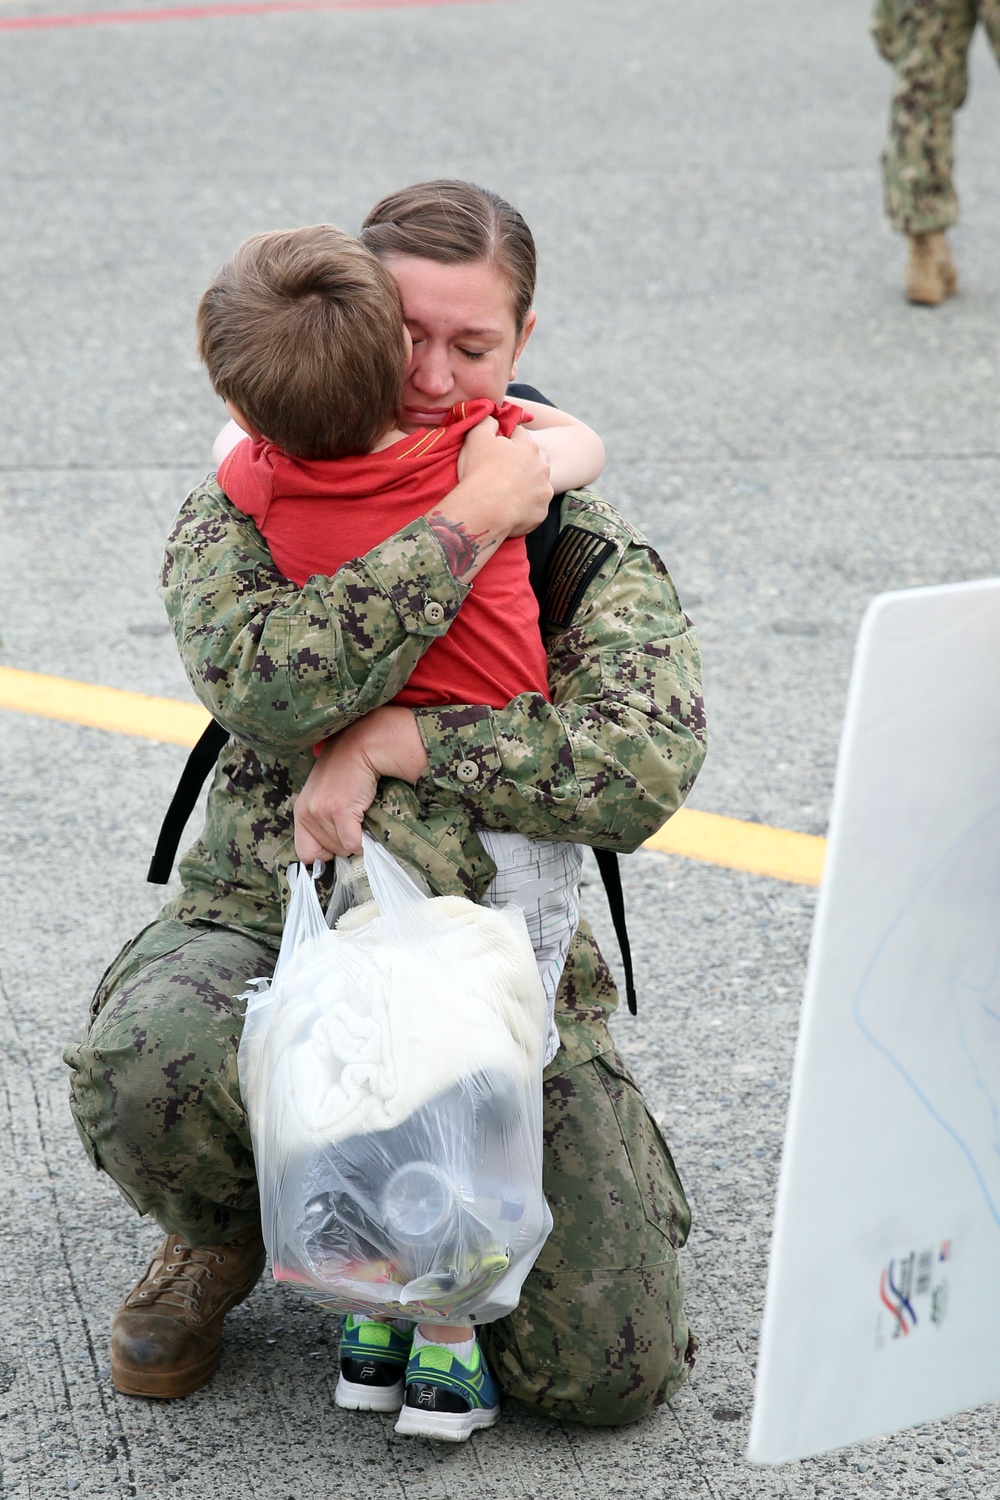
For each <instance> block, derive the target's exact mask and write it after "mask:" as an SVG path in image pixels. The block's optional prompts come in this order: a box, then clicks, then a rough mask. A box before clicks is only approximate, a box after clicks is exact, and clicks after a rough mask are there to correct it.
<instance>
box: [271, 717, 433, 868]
mask: <svg viewBox="0 0 1000 1500" xmlns="http://www.w3.org/2000/svg"><path fill="white" fill-rule="evenodd" d="M426 769H427V752H426V750H425V749H424V743H423V740H422V739H421V738H420V731H419V729H418V728H417V721H416V719H415V718H414V716H413V714H412V713H411V712H410V710H409V709H408V708H398V707H395V706H393V705H392V704H387V705H386V706H385V707H384V708H377V709H375V710H374V712H373V713H370V714H367V715H366V717H365V718H363V719H359V720H358V722H357V723H356V724H352V725H350V727H349V728H347V729H344V730H342V731H341V733H340V734H338V735H335V736H334V737H333V739H331V740H329V741H328V742H327V743H326V745H324V747H323V749H322V751H321V752H320V754H319V755H318V756H317V758H316V764H315V765H314V766H313V768H312V770H311V771H310V773H309V776H308V779H307V780H306V784H305V786H304V787H303V788H302V790H301V792H300V793H299V795H298V797H297V798H296V799H295V852H296V854H297V855H298V856H299V858H300V859H301V860H302V862H303V864H307V865H308V864H312V863H313V861H314V860H317V859H323V860H328V859H332V858H333V856H334V855H335V854H360V852H361V825H362V822H363V821H364V816H365V813H366V812H367V811H368V809H369V808H370V807H371V805H372V803H373V802H374V800H375V794H376V792H377V791H378V783H379V777H380V776H398V777H399V778H400V779H401V780H403V781H409V782H410V783H411V784H412V783H413V782H415V781H416V780H417V778H418V777H419V776H420V775H421V774H422V773H423V772H424V771H425V770H426Z"/></svg>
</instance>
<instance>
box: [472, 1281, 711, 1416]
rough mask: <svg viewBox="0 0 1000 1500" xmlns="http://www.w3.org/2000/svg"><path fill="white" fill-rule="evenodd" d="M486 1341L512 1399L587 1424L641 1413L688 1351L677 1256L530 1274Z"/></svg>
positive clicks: (679, 1375) (686, 1360)
mask: <svg viewBox="0 0 1000 1500" xmlns="http://www.w3.org/2000/svg"><path fill="white" fill-rule="evenodd" d="M483 1343H484V1346H485V1348H486V1350H487V1354H488V1356H489V1357H490V1359H491V1361H492V1365H493V1369H494V1371H495V1373H496V1375H497V1378H498V1380H499V1382H500V1384H501V1386H502V1387H503V1389H504V1391H505V1392H506V1394H507V1395H508V1396H509V1397H510V1398H511V1399H513V1400H515V1401H517V1402H519V1403H520V1404H522V1405H523V1406H525V1407H526V1408H528V1409H530V1410H533V1411H535V1412H536V1413H537V1414H539V1415H544V1416H548V1417H551V1418H553V1419H555V1420H564V1421H570V1422H580V1423H583V1424H584V1425H586V1426H588V1427H618V1426H622V1425H624V1424H626V1423H629V1422H637V1421H639V1420H640V1419H641V1418H643V1417H646V1416H648V1415H649V1413H650V1412H651V1411H653V1410H654V1409H655V1408H656V1407H657V1406H659V1405H661V1404H662V1403H663V1402H664V1401H668V1400H669V1399H670V1397H671V1396H672V1395H673V1394H674V1392H675V1391H676V1390H678V1389H679V1387H680V1386H681V1385H682V1384H683V1383H684V1381H685V1380H686V1378H687V1375H688V1372H689V1369H690V1365H691V1363H692V1362H693V1358H694V1340H693V1339H692V1337H691V1335H690V1332H689V1330H688V1326H687V1320H686V1318H685V1316H684V1308H683V1286H682V1282H681V1278H680V1273H679V1271H678V1268H677V1264H676V1260H671V1261H668V1262H664V1263H662V1264H661V1265H658V1266H650V1267H648V1268H646V1269H644V1270H642V1271H621V1272H613V1271H605V1272H594V1273H592V1274H591V1275H589V1276H585V1275H574V1276H558V1275H556V1276H551V1275H545V1274H540V1273H538V1272H532V1274H531V1276H530V1277H529V1279H528V1282H527V1283H526V1284H525V1295H524V1296H523V1297H522V1301H521V1303H520V1305H519V1306H518V1308H517V1309H516V1310H515V1312H514V1313H513V1314H512V1315H511V1316H510V1317H509V1318H504V1319H503V1320H501V1322H499V1323H496V1324H493V1325H491V1326H490V1327H489V1328H488V1329H484V1330H483Z"/></svg>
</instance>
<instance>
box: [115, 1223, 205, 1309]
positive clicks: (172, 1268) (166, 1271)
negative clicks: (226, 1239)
mask: <svg viewBox="0 0 1000 1500" xmlns="http://www.w3.org/2000/svg"><path fill="white" fill-rule="evenodd" d="M211 1261H214V1262H215V1264H216V1265H219V1266H224V1265H225V1263H226V1257H225V1256H224V1255H220V1254H219V1253H218V1251H217V1250H211V1249H207V1248H198V1247H197V1246H193V1245H185V1244H183V1243H182V1242H181V1241H177V1240H175V1241H174V1242H173V1243H172V1244H171V1246H170V1248H169V1250H168V1251H167V1253H166V1256H165V1257H164V1262H163V1265H162V1267H161V1268H160V1270H159V1271H157V1273H156V1275H155V1276H151V1277H150V1278H149V1280H148V1281H147V1282H145V1283H143V1285H142V1287H141V1289H140V1290H137V1291H136V1293H135V1298H136V1301H138V1302H146V1303H157V1302H160V1303H166V1304H167V1305H168V1306H173V1307H180V1308H181V1309H183V1310H185V1311H190V1312H195V1311H197V1309H198V1304H199V1302H200V1301H201V1297H202V1293H203V1292H204V1290H205V1282H206V1281H214V1280H215V1279H216V1278H215V1272H214V1271H213V1270H212V1267H211V1264H210V1262H211Z"/></svg>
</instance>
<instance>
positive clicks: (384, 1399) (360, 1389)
mask: <svg viewBox="0 0 1000 1500" xmlns="http://www.w3.org/2000/svg"><path fill="white" fill-rule="evenodd" d="M333 1399H334V1401H335V1402H336V1404H337V1405H338V1406H339V1407H341V1408H342V1409H343V1410H344V1411H383V1412H384V1411H399V1409H400V1407H401V1406H402V1404H403V1380H402V1377H400V1379H399V1380H398V1381H397V1382H396V1384H395V1385H361V1384H360V1382H358V1381H354V1380H348V1379H346V1377H345V1376H344V1375H341V1376H340V1378H339V1379H338V1381H337V1389H336V1391H335V1392H334V1397H333Z"/></svg>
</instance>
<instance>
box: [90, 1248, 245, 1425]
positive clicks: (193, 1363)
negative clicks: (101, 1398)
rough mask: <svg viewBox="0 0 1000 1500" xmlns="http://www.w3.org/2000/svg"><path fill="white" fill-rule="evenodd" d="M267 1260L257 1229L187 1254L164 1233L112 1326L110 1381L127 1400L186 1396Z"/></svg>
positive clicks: (215, 1355)
mask: <svg viewBox="0 0 1000 1500" xmlns="http://www.w3.org/2000/svg"><path fill="white" fill-rule="evenodd" d="M265 1260H266V1256H265V1253H264V1243H263V1240H262V1239H261V1235H260V1229H259V1228H258V1226H257V1225H256V1224H255V1225H253V1226H252V1227H251V1228H250V1229H245V1230H244V1231H243V1233H242V1234H239V1235H237V1236H236V1238H235V1239H233V1240H228V1241H227V1242H226V1244H224V1245H213V1246H212V1247H211V1248H209V1249H193V1248H192V1247H191V1246H190V1245H186V1244H185V1243H184V1240H183V1239H182V1237H181V1236H180V1235H179V1234H168V1235H167V1237H166V1239H165V1240H164V1241H163V1243H162V1244H161V1245H160V1247H159V1249H158V1250H157V1251H156V1254H155V1255H154V1256H153V1258H152V1260H151V1261H150V1263H149V1265H148V1266H147V1267H146V1270H145V1271H144V1273H143V1275H142V1276H141V1277H140V1278H139V1280H138V1281H137V1282H136V1284H135V1286H134V1287H133V1288H132V1290H131V1291H130V1292H129V1294H128V1296H127V1297H126V1298H125V1301H124V1302H123V1303H122V1305H121V1307H120V1308H119V1309H118V1311H117V1312H116V1313H115V1316H114V1322H113V1323H112V1325H111V1379H112V1380H113V1381H114V1383H115V1385H116V1386H117V1388H118V1390H120V1391H122V1392H124V1394H125V1395H126V1396H157V1397H159V1398H160V1399H161V1400H162V1399H166V1398H167V1397H171V1396H186V1395H188V1394H189V1393H190V1392H191V1391H194V1390H197V1389H198V1387H199V1386H200V1385H204V1383H205V1381H206V1380H207V1379H208V1377H209V1376H210V1375H211V1374H212V1372H213V1370H214V1369H215V1367H216V1365H217V1364H218V1363H219V1359H220V1357H221V1354H222V1320H223V1318H224V1317H225V1316H226V1313H227V1312H228V1311H229V1309H230V1308H231V1307H235V1306H236V1304H237V1303H238V1302H242V1301H243V1299H244V1297H248V1296H249V1295H250V1293H251V1291H252V1290H253V1288H254V1286H255V1285H256V1283H257V1282H258V1281H259V1279H260V1275H261V1272H262V1271H263V1269H264V1263H265Z"/></svg>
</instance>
